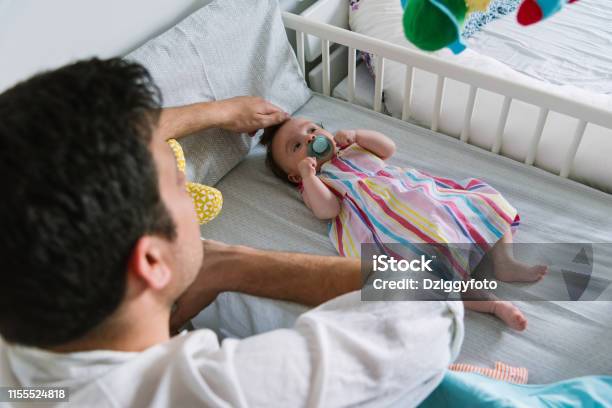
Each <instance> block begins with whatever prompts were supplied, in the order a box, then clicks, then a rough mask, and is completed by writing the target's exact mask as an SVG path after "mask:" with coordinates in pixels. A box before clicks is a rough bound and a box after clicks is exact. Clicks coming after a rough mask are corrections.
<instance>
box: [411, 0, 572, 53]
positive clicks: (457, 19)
mask: <svg viewBox="0 0 612 408" xmlns="http://www.w3.org/2000/svg"><path fill="white" fill-rule="evenodd" d="M577 1H578V0H524V1H523V2H522V3H521V5H520V6H519V9H518V13H517V20H518V22H519V24H521V25H531V24H534V23H537V22H538V21H541V20H544V19H545V18H548V17H550V16H552V15H553V14H555V13H557V12H558V11H559V10H561V9H562V8H563V6H565V5H566V4H569V3H575V2H577ZM490 2H491V0H401V3H402V8H403V9H404V15H403V25H404V34H405V35H406V38H407V39H408V40H409V41H410V42H411V43H413V44H414V45H415V46H417V47H418V48H420V49H422V50H424V51H437V50H440V49H442V48H444V47H448V48H449V49H450V50H451V51H452V52H453V53H455V54H459V53H460V52H461V51H463V50H464V49H465V48H466V46H465V44H464V43H463V41H462V40H461V29H462V27H463V23H464V21H465V19H466V16H467V15H468V14H470V13H473V12H475V11H486V10H487V7H488V6H489V3H490Z"/></svg>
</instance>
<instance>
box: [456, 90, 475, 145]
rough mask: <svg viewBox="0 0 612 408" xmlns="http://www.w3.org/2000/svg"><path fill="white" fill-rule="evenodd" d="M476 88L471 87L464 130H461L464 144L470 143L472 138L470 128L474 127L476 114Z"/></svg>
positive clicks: (466, 106) (464, 116) (464, 119)
mask: <svg viewBox="0 0 612 408" xmlns="http://www.w3.org/2000/svg"><path fill="white" fill-rule="evenodd" d="M477 90H478V88H476V87H475V86H474V85H470V93H469V95H468V100H467V104H466V105H465V114H464V115H463V128H462V129H461V136H460V139H461V141H462V142H466V143H467V141H468V139H469V138H470V127H471V126H472V115H473V114H474V103H475V102H476V91H477Z"/></svg>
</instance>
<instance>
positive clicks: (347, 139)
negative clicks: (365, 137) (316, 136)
mask: <svg viewBox="0 0 612 408" xmlns="http://www.w3.org/2000/svg"><path fill="white" fill-rule="evenodd" d="M356 139H357V132H355V131H354V130H339V131H338V132H337V133H336V134H335V135H334V141H335V142H336V144H337V145H338V146H340V147H345V146H349V145H352V144H353V143H355V141H356Z"/></svg>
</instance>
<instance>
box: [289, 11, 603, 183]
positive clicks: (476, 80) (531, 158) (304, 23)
mask: <svg viewBox="0 0 612 408" xmlns="http://www.w3.org/2000/svg"><path fill="white" fill-rule="evenodd" d="M283 21H284V24H285V27H286V28H287V29H290V30H294V31H295V32H296V38H297V39H298V43H297V49H298V53H297V57H298V61H299V64H300V67H302V69H304V66H305V60H304V52H303V50H304V44H303V39H304V35H305V34H306V35H309V36H315V37H318V38H319V39H320V44H321V52H322V55H323V61H322V64H323V90H324V94H325V95H330V92H331V90H330V88H331V86H330V72H331V67H330V65H329V47H330V46H331V45H332V44H340V45H343V46H346V47H348V50H349V52H348V72H349V75H348V81H347V82H348V95H349V102H351V103H352V102H353V101H352V99H353V97H354V95H355V64H356V59H355V52H356V51H357V50H360V51H364V52H368V53H371V54H373V55H374V56H375V59H374V61H375V69H376V74H377V75H376V85H375V93H374V100H373V104H372V106H373V107H374V110H375V111H377V112H380V111H381V109H382V85H383V75H382V73H383V70H384V64H385V60H393V61H396V62H399V63H401V64H403V65H405V66H406V71H405V72H406V73H405V75H406V85H405V89H404V106H403V112H402V119H403V120H407V119H408V118H409V116H410V102H411V94H412V77H413V72H414V69H415V68H418V69H421V70H423V71H427V72H431V73H433V74H436V75H437V85H436V90H435V98H434V107H433V108H434V113H433V117H432V121H431V129H432V130H434V131H437V130H438V123H439V120H440V108H441V103H442V97H443V94H444V85H445V81H446V78H451V79H454V80H456V81H459V82H463V83H466V84H468V85H469V86H470V93H469V96H468V100H467V103H466V105H465V113H464V120H463V128H462V129H463V130H462V132H461V137H460V140H462V141H463V142H467V141H468V131H469V127H470V122H471V119H472V114H473V110H474V101H475V99H476V93H477V92H478V89H486V90H489V91H492V92H495V93H497V94H500V95H503V96H504V103H503V106H502V109H501V112H500V115H499V119H498V125H497V132H496V134H495V141H494V143H493V146H492V148H491V151H492V152H493V153H495V154H499V153H500V150H501V143H502V137H503V134H504V129H505V127H506V122H507V119H508V113H509V110H510V107H511V104H512V101H513V100H515V99H516V100H520V101H524V102H527V103H530V104H532V105H535V106H538V107H539V108H540V114H539V115H538V119H537V123H536V124H535V131H534V134H533V136H532V141H531V143H530V147H529V150H528V152H527V156H526V159H525V164H527V165H534V162H535V157H536V154H537V151H538V145H539V141H540V138H541V137H542V132H543V130H544V126H545V125H546V121H547V119H548V117H549V112H551V111H554V112H559V113H562V114H565V115H568V116H570V117H574V118H577V119H578V124H577V126H576V129H575V131H574V136H573V140H572V142H571V144H570V148H569V149H568V152H567V155H566V157H565V158H564V160H563V163H562V166H561V169H560V171H559V176H560V177H564V178H567V177H568V176H569V174H570V171H571V169H572V166H573V163H574V159H575V157H576V152H577V151H578V148H579V147H580V142H581V141H582V136H583V135H584V131H585V129H586V126H587V125H588V124H589V123H593V124H596V125H599V126H603V127H605V128H609V129H612V112H611V111H609V110H606V109H602V108H599V107H596V106H592V105H588V104H585V103H582V102H580V101H576V100H573V99H571V98H565V97H562V96H560V95H557V94H554V93H552V92H548V91H546V90H543V89H538V88H535V87H532V86H530V85H526V84H522V83H516V82H512V81H510V80H508V79H505V78H500V77H495V76H493V75H491V74H488V73H486V72H481V71H478V70H475V69H472V68H467V67H463V66H460V65H457V64H454V63H453V62H450V61H446V60H440V59H437V58H434V57H432V56H431V55H428V54H426V53H422V52H419V51H414V50H411V49H408V48H405V47H401V46H399V45H395V44H391V43H388V42H385V41H382V40H379V39H376V38H371V37H368V36H365V35H362V34H359V33H355V32H352V31H349V30H346V29H343V28H339V27H336V26H333V25H330V24H325V23H321V22H318V21H313V20H310V19H307V18H305V17H302V16H299V15H295V14H291V13H287V12H285V13H283Z"/></svg>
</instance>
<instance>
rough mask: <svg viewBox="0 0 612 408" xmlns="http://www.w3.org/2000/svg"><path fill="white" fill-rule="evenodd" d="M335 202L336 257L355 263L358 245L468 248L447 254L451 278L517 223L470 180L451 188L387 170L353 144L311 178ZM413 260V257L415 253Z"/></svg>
mask: <svg viewBox="0 0 612 408" xmlns="http://www.w3.org/2000/svg"><path fill="white" fill-rule="evenodd" d="M319 177H320V179H321V181H323V182H324V183H325V184H326V185H327V186H328V187H329V188H330V189H331V190H332V191H333V192H334V193H335V194H336V195H337V196H338V197H340V198H342V206H341V210H340V213H339V215H338V216H337V217H336V218H335V219H334V220H332V222H331V224H330V226H329V237H330V239H331V241H332V242H333V244H334V245H335V246H336V249H337V250H338V253H339V254H340V255H342V256H349V257H360V255H361V246H360V244H362V243H372V244H376V245H378V246H379V248H380V249H381V251H383V252H387V253H388V252H389V250H388V248H386V247H385V244H389V243H400V244H404V245H402V247H405V248H408V249H407V250H410V248H411V246H412V247H413V244H470V247H471V248H472V249H473V250H472V252H473V253H472V254H470V256H466V255H465V254H464V253H453V252H449V253H448V254H447V258H448V261H449V262H450V264H451V265H452V267H453V270H454V271H455V273H458V274H459V275H460V276H461V277H462V278H466V277H468V276H469V271H471V270H472V269H473V268H474V267H475V265H477V263H478V262H480V260H481V258H482V256H483V255H484V253H485V252H486V251H487V250H488V249H489V248H490V247H491V246H492V244H494V243H495V242H497V241H498V240H499V239H500V238H501V237H502V235H503V234H504V233H505V232H506V231H507V230H509V229H511V230H512V231H513V230H514V228H516V227H517V226H518V223H519V216H518V214H517V211H516V209H514V208H513V207H512V206H511V205H510V204H509V203H508V202H507V201H506V200H505V199H504V197H503V196H502V195H501V194H500V193H499V192H498V191H496V190H495V189H493V188H492V187H491V186H489V185H488V184H486V183H484V182H483V181H481V180H478V179H467V180H463V181H454V180H451V179H447V178H443V177H436V176H432V175H429V174H427V173H425V172H423V171H419V170H416V169H404V168H400V167H397V166H392V165H389V164H387V163H385V161H383V160H382V159H380V158H379V157H378V156H376V155H375V154H373V153H371V152H369V151H368V150H365V149H364V148H362V147H360V146H359V145H357V144H353V145H351V146H349V147H347V148H345V149H343V150H341V151H340V152H339V153H338V154H337V155H336V156H335V157H334V158H333V159H331V160H330V161H328V162H326V163H325V164H323V166H322V167H321V172H320V174H319ZM417 254H418V253H417Z"/></svg>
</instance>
